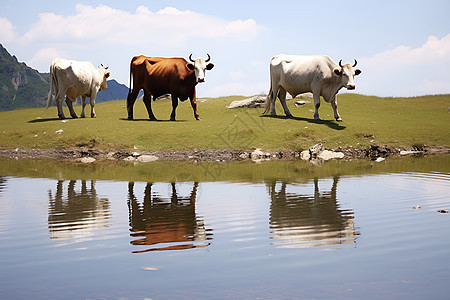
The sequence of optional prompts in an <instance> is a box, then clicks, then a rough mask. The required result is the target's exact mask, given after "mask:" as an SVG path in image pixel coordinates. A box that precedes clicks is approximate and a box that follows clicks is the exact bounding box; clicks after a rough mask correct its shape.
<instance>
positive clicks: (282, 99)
mask: <svg viewBox="0 0 450 300" xmlns="http://www.w3.org/2000/svg"><path fill="white" fill-rule="evenodd" d="M278 98H280V102H281V105H282V106H283V109H284V113H285V114H286V116H287V117H292V114H291V112H290V111H289V108H288V106H287V104H286V90H285V89H283V88H280V92H279V93H278Z"/></svg>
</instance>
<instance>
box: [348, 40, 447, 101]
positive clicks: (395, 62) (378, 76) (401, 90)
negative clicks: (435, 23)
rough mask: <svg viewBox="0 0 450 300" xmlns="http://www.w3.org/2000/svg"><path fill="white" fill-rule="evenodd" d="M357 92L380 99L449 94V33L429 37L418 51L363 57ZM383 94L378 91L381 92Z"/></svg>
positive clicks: (405, 49)
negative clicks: (376, 96)
mask: <svg viewBox="0 0 450 300" xmlns="http://www.w3.org/2000/svg"><path fill="white" fill-rule="evenodd" d="M358 67H360V68H361V69H362V70H363V73H362V75H361V76H360V77H361V78H358V79H357V80H358V81H359V82H360V83H361V84H360V85H359V89H358V90H359V91H360V92H361V93H368V94H373V95H379V96H418V95H426V94H437V93H450V72H448V70H449V69H450V34H447V35H446V36H444V37H442V38H441V39H439V38H437V37H435V36H429V37H428V38H427V40H426V41H425V43H424V44H423V45H421V46H419V47H417V48H414V47H411V46H405V45H402V46H397V47H395V48H393V49H390V50H386V51H383V52H381V53H378V54H375V55H373V56H372V57H363V58H361V59H360V60H359V63H358ZM381 90H382V91H383V92H380V91H381Z"/></svg>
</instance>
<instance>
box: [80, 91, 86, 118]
mask: <svg viewBox="0 0 450 300" xmlns="http://www.w3.org/2000/svg"><path fill="white" fill-rule="evenodd" d="M85 107H86V97H85V96H81V115H80V117H81V118H85V117H86V116H85V114H84V108H85Z"/></svg>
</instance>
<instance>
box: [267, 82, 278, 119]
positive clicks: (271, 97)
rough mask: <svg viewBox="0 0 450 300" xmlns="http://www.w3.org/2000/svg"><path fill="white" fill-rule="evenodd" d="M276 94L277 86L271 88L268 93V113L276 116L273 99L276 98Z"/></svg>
mask: <svg viewBox="0 0 450 300" xmlns="http://www.w3.org/2000/svg"><path fill="white" fill-rule="evenodd" d="M277 95H278V87H277V88H276V89H275V90H272V91H271V93H270V95H269V96H270V104H269V105H270V114H271V115H272V116H276V115H277V112H276V110H275V101H276V100H277Z"/></svg>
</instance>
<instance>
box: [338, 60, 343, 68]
mask: <svg viewBox="0 0 450 300" xmlns="http://www.w3.org/2000/svg"><path fill="white" fill-rule="evenodd" d="M339 67H341V68H343V66H342V59H341V60H340V61H339Z"/></svg>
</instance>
